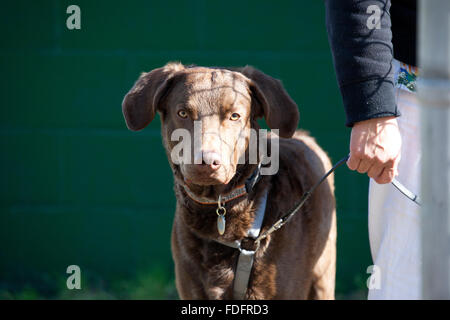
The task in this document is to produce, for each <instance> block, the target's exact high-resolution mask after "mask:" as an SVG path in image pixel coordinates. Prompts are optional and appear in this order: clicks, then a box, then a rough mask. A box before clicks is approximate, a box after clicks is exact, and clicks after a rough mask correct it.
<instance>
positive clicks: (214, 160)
mask: <svg viewBox="0 0 450 320" xmlns="http://www.w3.org/2000/svg"><path fill="white" fill-rule="evenodd" d="M202 164H203V165H208V166H209V167H210V168H211V169H213V170H217V169H219V168H220V165H221V157H220V154H218V153H217V152H214V151H203V153H202Z"/></svg>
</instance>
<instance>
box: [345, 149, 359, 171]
mask: <svg viewBox="0 0 450 320" xmlns="http://www.w3.org/2000/svg"><path fill="white" fill-rule="evenodd" d="M360 161H361V159H359V158H358V157H356V156H355V155H354V154H353V153H350V158H349V159H348V160H347V167H348V168H349V169H350V170H356V168H358V166H359V162H360Z"/></svg>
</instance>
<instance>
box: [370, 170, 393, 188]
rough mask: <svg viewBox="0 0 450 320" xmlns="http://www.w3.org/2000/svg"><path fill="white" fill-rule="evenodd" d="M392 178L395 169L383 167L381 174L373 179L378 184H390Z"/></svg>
mask: <svg viewBox="0 0 450 320" xmlns="http://www.w3.org/2000/svg"><path fill="white" fill-rule="evenodd" d="M394 177H395V169H394V168H393V167H391V168H388V167H384V169H383V172H382V173H381V174H380V176H379V177H378V178H377V179H375V181H376V182H377V183H379V184H386V183H391V182H392V180H394Z"/></svg>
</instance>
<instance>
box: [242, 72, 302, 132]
mask: <svg viewBox="0 0 450 320" xmlns="http://www.w3.org/2000/svg"><path fill="white" fill-rule="evenodd" d="M235 70H236V71H239V72H241V73H242V74H243V75H245V76H246V77H247V78H249V79H250V80H251V83H250V89H251V93H252V99H253V100H256V101H255V102H256V103H257V104H258V105H257V106H255V107H256V108H260V109H262V110H261V111H262V112H261V113H260V115H261V116H262V113H263V114H264V118H265V119H266V122H267V124H268V125H269V127H270V128H271V129H279V130H280V131H279V133H280V137H283V138H290V137H292V136H293V134H294V132H295V130H296V129H297V125H298V121H299V118H300V114H299V111H298V108H297V104H296V103H295V102H294V100H292V99H291V97H290V96H289V94H288V93H287V92H286V90H285V89H284V88H283V85H282V84H281V81H280V80H277V79H274V78H272V77H270V76H268V75H266V74H264V73H263V72H261V71H259V70H257V69H255V68H253V67H250V66H246V67H244V68H239V69H235Z"/></svg>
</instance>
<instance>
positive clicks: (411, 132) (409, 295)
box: [368, 89, 421, 299]
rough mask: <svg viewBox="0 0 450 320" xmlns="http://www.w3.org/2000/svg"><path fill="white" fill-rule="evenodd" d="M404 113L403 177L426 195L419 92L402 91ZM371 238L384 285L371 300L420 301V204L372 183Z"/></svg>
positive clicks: (400, 100) (372, 292)
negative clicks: (417, 97)
mask: <svg viewBox="0 0 450 320" xmlns="http://www.w3.org/2000/svg"><path fill="white" fill-rule="evenodd" d="M397 105H398V108H399V109H400V112H401V113H402V116H401V117H399V118H398V119H397V120H398V124H399V129H400V132H401V136H402V157H401V160H400V163H399V168H398V171H399V176H398V177H397V180H398V181H400V182H401V183H402V184H403V185H405V187H407V188H408V189H409V190H411V191H412V192H414V193H415V194H418V195H420V180H419V179H420V158H421V157H420V122H419V107H418V103H417V99H416V95H415V94H414V93H411V92H408V91H406V90H403V89H397ZM369 238H370V249H371V253H372V259H373V262H374V265H376V266H377V267H378V268H377V269H376V270H378V271H379V272H378V273H377V276H379V277H380V278H379V289H370V290H369V296H368V298H369V299H420V298H421V253H420V219H419V206H418V205H417V204H415V203H414V202H412V201H411V200H409V199H408V198H407V197H405V196H404V195H403V194H402V193H400V192H399V191H398V190H397V189H395V187H394V186H393V185H392V184H384V185H379V184H377V183H376V182H375V181H373V180H372V179H370V184H369Z"/></svg>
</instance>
